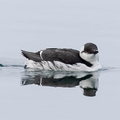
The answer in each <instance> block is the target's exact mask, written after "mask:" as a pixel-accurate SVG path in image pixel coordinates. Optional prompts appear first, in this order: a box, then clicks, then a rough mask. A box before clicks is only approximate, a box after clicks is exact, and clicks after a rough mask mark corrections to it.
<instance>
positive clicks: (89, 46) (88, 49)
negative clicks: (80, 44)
mask: <svg viewBox="0 0 120 120" xmlns="http://www.w3.org/2000/svg"><path fill="white" fill-rule="evenodd" d="M83 52H85V53H89V54H97V53H98V52H99V51H98V47H97V46H96V45H95V44H94V43H86V44H85V45H84V50H83Z"/></svg>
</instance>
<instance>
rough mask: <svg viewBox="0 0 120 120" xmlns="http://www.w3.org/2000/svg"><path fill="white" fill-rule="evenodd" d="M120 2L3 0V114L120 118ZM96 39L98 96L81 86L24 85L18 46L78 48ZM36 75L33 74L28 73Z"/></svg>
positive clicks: (15, 118) (11, 117) (4, 117)
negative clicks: (98, 69) (97, 50)
mask: <svg viewBox="0 0 120 120" xmlns="http://www.w3.org/2000/svg"><path fill="white" fill-rule="evenodd" d="M119 6H120V1H118V0H114V1H113V0H100V1H96V0H91V1H88V0H44V1H41V0H34V1H33V0H0V63H3V64H5V65H9V66H7V67H3V68H0V119H1V120H21V119H22V120H39V119H43V120H48V119H49V120H68V119H69V120H79V119H83V120H88V119H89V120H96V119H97V120H101V119H102V120H104V119H108V120H113V119H114V120H119V119H120V113H119V111H120V107H119V102H120V92H119V91H120V86H119V85H120V81H119V74H120V69H119V67H120V56H119V51H120V40H119V39H120V7H119ZM86 42H94V43H96V44H97V45H98V47H99V51H100V62H101V64H102V65H103V66H104V67H107V68H111V67H113V68H114V69H110V70H109V69H108V70H107V71H101V72H100V77H99V88H98V91H97V93H96V96H95V97H86V96H84V95H83V93H82V89H81V88H80V87H79V86H77V87H73V88H62V87H58V88H55V87H47V86H38V85H26V86H23V85H21V81H22V79H23V77H24V75H25V74H26V71H25V70H24V69H23V67H22V66H18V67H16V66H10V65H23V61H24V59H23V57H22V56H21V53H20V50H21V49H24V50H29V51H38V50H40V49H44V48H47V47H59V48H74V49H80V47H81V46H82V45H83V44H84V43H86ZM30 74H31V75H32V73H30Z"/></svg>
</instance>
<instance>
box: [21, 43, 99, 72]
mask: <svg viewBox="0 0 120 120" xmlns="http://www.w3.org/2000/svg"><path fill="white" fill-rule="evenodd" d="M22 54H23V56H24V57H26V58H27V59H28V61H27V63H26V64H25V68H39V69H41V70H55V71H57V70H62V71H63V70H64V71H96V70H98V69H100V68H101V65H100V64H99V61H98V48H97V46H96V45H95V44H93V43H86V44H85V45H84V46H83V47H82V48H81V50H80V51H78V50H74V49H66V48H64V49H59V48H47V49H45V50H41V51H38V52H36V53H34V52H27V51H23V50H22Z"/></svg>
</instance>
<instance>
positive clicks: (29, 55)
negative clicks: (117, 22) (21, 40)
mask: <svg viewBox="0 0 120 120" xmlns="http://www.w3.org/2000/svg"><path fill="white" fill-rule="evenodd" d="M21 52H22V55H23V56H24V57H25V58H27V59H29V60H33V61H35V62H40V61H41V58H40V52H37V53H34V52H28V51H24V50H21Z"/></svg>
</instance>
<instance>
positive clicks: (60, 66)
mask: <svg viewBox="0 0 120 120" xmlns="http://www.w3.org/2000/svg"><path fill="white" fill-rule="evenodd" d="M25 65H26V66H27V68H34V69H40V70H54V71H88V72H91V71H97V70H99V69H100V68H101V65H100V64H99V62H98V61H97V62H96V63H95V64H94V65H93V66H92V67H88V66H86V65H85V64H81V63H76V64H73V65H71V64H65V63H62V62H60V61H54V62H50V61H42V62H34V61H32V60H27V62H26V64H25Z"/></svg>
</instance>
